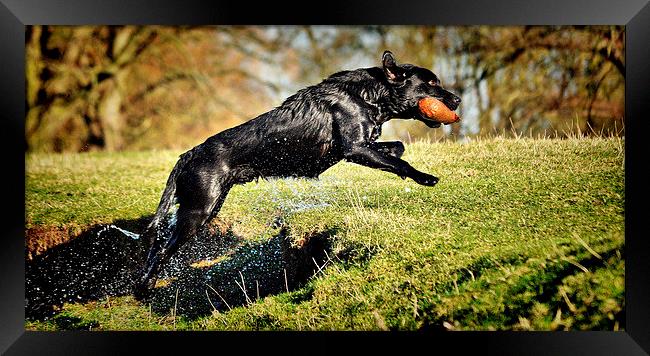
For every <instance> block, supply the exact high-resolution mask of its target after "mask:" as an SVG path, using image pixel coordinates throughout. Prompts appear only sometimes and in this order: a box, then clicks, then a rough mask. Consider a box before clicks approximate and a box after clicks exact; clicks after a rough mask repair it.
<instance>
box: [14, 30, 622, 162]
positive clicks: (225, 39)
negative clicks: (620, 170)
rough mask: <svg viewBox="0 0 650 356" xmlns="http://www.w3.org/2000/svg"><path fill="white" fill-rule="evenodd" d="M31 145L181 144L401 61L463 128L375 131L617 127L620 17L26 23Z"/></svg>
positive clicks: (433, 134)
mask: <svg viewBox="0 0 650 356" xmlns="http://www.w3.org/2000/svg"><path fill="white" fill-rule="evenodd" d="M25 31H26V32H25V45H26V73H25V74H26V84H27V85H26V88H27V93H26V103H25V105H26V122H25V124H26V127H25V129H26V143H27V150H28V151H48V152H63V151H71V152H82V151H91V150H108V151H117V150H144V149H162V148H175V149H187V148H190V147H192V146H194V145H196V144H198V143H200V142H202V141H203V140H205V139H206V138H207V137H209V136H211V135H213V134H215V133H216V132H219V131H221V130H224V129H226V128H229V127H232V126H235V125H238V124H240V123H242V122H244V121H247V120H249V119H251V118H253V117H255V116H257V115H259V114H261V113H263V112H266V111H268V110H270V109H271V108H272V107H274V106H277V105H279V104H281V103H282V101H283V100H284V99H285V98H286V97H287V96H289V95H291V94H292V93H294V92H295V91H296V90H298V89H300V88H302V87H304V86H307V85H311V84H316V83H318V82H319V81H321V80H322V79H323V78H325V77H327V76H328V75H330V74H332V73H334V72H337V71H340V70H343V69H355V68H359V67H371V66H377V65H379V59H380V56H381V53H382V52H383V50H384V49H389V50H391V51H392V52H393V53H394V54H395V55H396V57H397V59H398V61H399V62H402V63H413V64H416V65H420V66H423V67H426V68H429V69H431V70H433V71H434V72H435V73H436V74H438V76H439V77H440V78H441V80H442V84H443V85H444V86H445V87H446V88H448V89H450V90H451V91H453V92H455V93H457V94H458V95H460V96H461V97H462V98H463V103H462V104H461V106H460V108H459V112H460V115H461V117H462V118H463V121H461V124H460V125H449V126H445V127H443V128H442V129H436V130H432V129H429V128H427V127H426V126H425V125H424V124H422V123H420V122H417V121H413V120H394V121H391V122H389V123H388V124H386V125H385V127H384V135H383V138H386V139H395V138H397V139H402V140H406V141H408V140H415V139H418V138H424V139H430V140H442V139H452V140H463V139H466V138H469V137H475V136H485V135H506V136H508V135H518V136H519V135H523V136H533V137H539V136H547V137H566V136H569V135H587V136H589V135H621V136H622V135H624V117H625V111H624V88H625V28H624V27H622V26H508V27H496V26H460V27H451V26H445V27H431V26H365V27H359V26H355V27H348V26H260V27H252V26H246V27H243V26H223V27H222V26H206V27H164V26H26V30H25Z"/></svg>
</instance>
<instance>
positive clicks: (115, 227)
mask: <svg viewBox="0 0 650 356" xmlns="http://www.w3.org/2000/svg"><path fill="white" fill-rule="evenodd" d="M110 229H114V230H117V231H119V232H121V233H122V234H124V236H127V237H130V238H132V239H134V240H137V239H139V238H140V234H136V233H135V232H131V231H128V230H124V229H122V228H121V227H118V226H115V225H113V224H110V225H104V226H103V227H102V228H101V229H100V230H99V231H97V237H99V236H101V235H102V234H103V233H104V232H106V231H108V230H110Z"/></svg>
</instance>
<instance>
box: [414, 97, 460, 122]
mask: <svg viewBox="0 0 650 356" xmlns="http://www.w3.org/2000/svg"><path fill="white" fill-rule="evenodd" d="M418 107H419V108H420V112H421V113H422V114H424V115H425V116H426V117H428V118H429V119H432V120H435V121H438V122H441V123H443V124H445V125H449V124H453V123H454V122H458V121H459V120H460V117H459V116H458V115H457V114H456V113H455V112H453V111H451V110H449V108H448V107H447V105H445V104H443V103H442V102H441V101H440V100H438V99H436V98H432V97H427V98H424V99H421V100H420V101H419V102H418Z"/></svg>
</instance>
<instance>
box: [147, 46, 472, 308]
mask: <svg viewBox="0 0 650 356" xmlns="http://www.w3.org/2000/svg"><path fill="white" fill-rule="evenodd" d="M425 97H435V98H437V99H438V100H440V101H442V102H443V103H444V104H445V105H447V106H448V107H449V108H450V109H451V110H455V109H456V108H457V107H458V104H459V103H460V101H461V100H460V98H459V97H458V96H456V95H454V94H452V93H451V92H449V91H447V90H445V89H443V88H442V86H441V85H440V80H439V79H438V78H437V77H436V75H435V74H433V73H432V72H431V71H430V70H427V69H424V68H421V67H417V66H414V65H410V64H401V65H398V64H397V63H396V61H395V59H394V57H393V55H392V53H390V52H389V51H386V52H384V54H383V56H382V67H373V68H363V69H357V70H353V71H343V72H339V73H336V74H333V75H332V76H330V77H329V78H327V79H325V80H324V81H323V82H321V83H320V84H317V85H314V86H310V87H307V88H305V89H302V90H300V91H298V92H297V93H296V94H294V95H293V96H291V97H289V98H288V99H287V100H286V101H285V102H284V103H282V105H280V106H279V107H277V108H275V109H273V110H271V111H269V112H267V113H264V114H262V115H260V116H258V117H256V118H254V119H252V120H250V121H248V122H246V123H244V124H241V125H239V126H237V127H234V128H231V129H228V130H226V131H223V132H220V133H218V134H216V135H214V136H212V137H210V138H208V139H207V140H206V141H205V142H204V143H202V144H200V145H198V146H196V147H194V148H193V149H191V150H190V151H188V152H186V153H184V154H182V155H181V156H180V159H179V160H178V162H177V163H176V166H175V167H174V169H173V170H172V172H171V174H170V176H169V179H168V180H167V186H166V187H165V190H164V192H163V195H162V198H161V200H160V205H159V206H158V209H157V211H156V214H155V216H154V218H153V220H152V222H151V224H150V225H149V227H148V229H147V231H146V232H145V236H148V238H149V239H150V244H151V250H150V251H149V256H148V257H147V261H146V265H145V268H144V271H143V274H142V277H141V278H140V280H139V281H137V283H136V289H135V294H136V297H139V298H140V297H144V296H146V295H147V293H148V292H149V291H150V289H151V288H152V287H153V284H154V282H155V279H156V275H157V274H158V272H159V271H160V269H161V267H162V265H163V264H164V263H165V262H166V261H167V260H168V259H169V257H170V256H171V255H173V254H174V252H175V251H177V250H178V248H179V247H180V246H181V245H183V243H185V242H186V241H187V240H188V239H189V238H190V237H191V236H192V235H194V234H195V233H196V232H197V231H198V229H199V228H201V226H202V225H203V224H205V223H206V222H207V221H209V220H210V219H212V218H213V217H215V216H216V214H217V213H218V212H219V209H220V208H221V204H222V203H223V201H224V199H225V198H226V195H227V194H228V191H229V190H230V188H231V187H232V186H233V185H234V184H242V183H246V182H250V181H252V180H255V179H257V178H259V177H263V178H264V177H312V178H315V177H318V175H319V174H321V173H323V172H324V171H325V170H326V169H328V168H330V167H331V166H333V165H334V164H336V163H337V162H339V161H341V160H343V159H345V160H347V161H350V162H354V163H357V164H360V165H363V166H366V167H370V168H377V169H381V170H384V171H388V172H392V173H395V174H397V175H398V176H400V177H402V178H406V177H408V178H411V179H413V180H414V181H415V182H417V183H419V184H422V185H426V186H434V185H435V184H436V183H438V178H436V177H434V176H432V175H430V174H426V173H423V172H420V171H418V170H417V169H415V168H413V167H412V166H411V165H410V164H408V163H407V162H405V161H403V160H402V159H400V157H401V156H402V154H403V153H404V145H403V144H402V143H401V142H399V141H395V142H375V140H377V138H378V137H379V135H380V134H381V125H382V124H383V123H384V122H386V121H388V120H390V119H393V118H400V119H417V120H421V121H423V122H424V123H425V124H427V125H428V126H429V127H432V128H435V127H439V126H440V123H439V122H436V121H433V120H431V119H428V118H427V117H426V116H423V115H422V114H420V111H419V109H418V101H419V100H420V99H422V98H425ZM174 202H176V203H178V205H179V207H178V211H177V223H176V226H175V228H174V231H173V232H172V236H171V238H169V240H167V241H166V242H162V241H158V240H159V238H158V235H160V234H159V229H160V225H161V221H162V219H163V218H164V217H165V215H166V214H167V213H168V211H169V209H170V208H171V206H172V204H174Z"/></svg>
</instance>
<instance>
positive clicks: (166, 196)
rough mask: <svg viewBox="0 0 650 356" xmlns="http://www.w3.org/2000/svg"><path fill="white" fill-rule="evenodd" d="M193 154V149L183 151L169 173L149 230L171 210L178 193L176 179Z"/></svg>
mask: <svg viewBox="0 0 650 356" xmlns="http://www.w3.org/2000/svg"><path fill="white" fill-rule="evenodd" d="M192 156H193V152H192V150H190V151H187V152H185V153H183V154H182V155H181V156H180V158H179V159H178V162H176V165H175V166H174V169H172V171H171V173H170V174H169V178H167V185H166V186H165V190H164V191H163V193H162V197H161V198H160V203H159V204H158V209H156V214H155V215H154V217H153V220H151V222H150V223H149V226H148V227H147V230H151V228H155V227H156V226H157V225H158V224H159V223H160V222H161V221H162V219H163V218H164V217H165V215H167V213H168V212H169V209H170V208H171V206H172V204H173V203H174V197H175V195H176V179H177V178H178V175H179V174H180V173H181V171H182V170H183V167H185V165H186V164H187V162H189V161H190V160H191V159H192Z"/></svg>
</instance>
